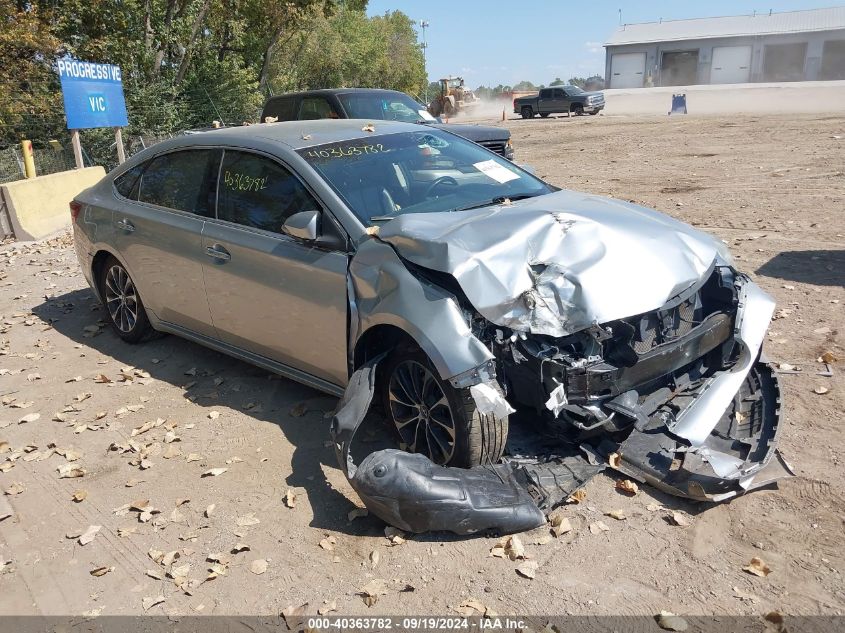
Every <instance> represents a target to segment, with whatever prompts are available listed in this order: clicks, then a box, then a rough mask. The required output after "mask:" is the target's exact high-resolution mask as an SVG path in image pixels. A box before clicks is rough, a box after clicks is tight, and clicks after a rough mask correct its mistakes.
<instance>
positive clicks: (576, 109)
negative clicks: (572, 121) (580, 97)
mask: <svg viewBox="0 0 845 633" xmlns="http://www.w3.org/2000/svg"><path fill="white" fill-rule="evenodd" d="M572 114H574V115H575V116H581V115H582V114H584V106H582V105H581V104H580V103H576V104H575V105H574V106H572Z"/></svg>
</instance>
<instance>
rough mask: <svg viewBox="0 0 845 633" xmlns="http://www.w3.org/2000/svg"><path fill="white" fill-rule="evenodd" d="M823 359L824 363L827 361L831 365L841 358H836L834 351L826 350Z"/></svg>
mask: <svg viewBox="0 0 845 633" xmlns="http://www.w3.org/2000/svg"><path fill="white" fill-rule="evenodd" d="M821 359H822V362H823V363H827V364H829V365H832V364H833V363H835V362H836V361H837V360H839V359H838V358H836V356H834V355H833V352H824V353H823V354H822V355H821Z"/></svg>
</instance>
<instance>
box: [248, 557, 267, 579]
mask: <svg viewBox="0 0 845 633" xmlns="http://www.w3.org/2000/svg"><path fill="white" fill-rule="evenodd" d="M249 571H251V572H252V573H253V574H255V575H257V576H260V575H261V574H263V573H264V572H265V571H267V561H266V560H264V559H263V558H257V559H255V560H254V561H252V562H251V563H250V565H249Z"/></svg>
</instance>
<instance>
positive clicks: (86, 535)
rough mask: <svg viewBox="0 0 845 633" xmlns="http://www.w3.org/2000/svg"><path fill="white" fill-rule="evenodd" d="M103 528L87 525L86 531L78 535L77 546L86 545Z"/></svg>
mask: <svg viewBox="0 0 845 633" xmlns="http://www.w3.org/2000/svg"><path fill="white" fill-rule="evenodd" d="M102 528H103V526H101V525H89V526H88V529H87V530H85V531H84V532H83V533H82V534H80V535H79V544H80V545H87V544H88V543H90V542H91V541H93V540H94V538H95V537H96V536H97V532H99V531H100V530H101V529H102Z"/></svg>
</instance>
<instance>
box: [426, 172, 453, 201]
mask: <svg viewBox="0 0 845 633" xmlns="http://www.w3.org/2000/svg"><path fill="white" fill-rule="evenodd" d="M441 185H449V186H450V187H457V186H458V181H457V180H455V179H454V178H452V177H451V176H440V178H437V179H436V180H435V181H434V182H432V183H431V184H430V185H429V186H428V189H426V190H425V197H426V198H430V197H431V196H432V194H433V193H434V190H435V189H437V188H438V187H440V186H441Z"/></svg>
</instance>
